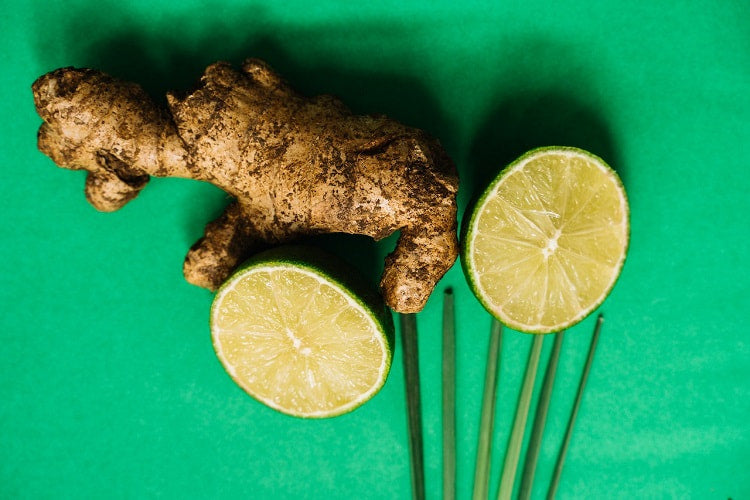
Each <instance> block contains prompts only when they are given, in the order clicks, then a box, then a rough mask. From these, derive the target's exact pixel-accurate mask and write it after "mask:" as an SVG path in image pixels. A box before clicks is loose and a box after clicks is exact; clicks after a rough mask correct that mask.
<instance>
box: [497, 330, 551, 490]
mask: <svg viewBox="0 0 750 500" xmlns="http://www.w3.org/2000/svg"><path fill="white" fill-rule="evenodd" d="M543 342H544V335H534V340H533V342H532V344H531V349H530V350H529V359H528V361H527V362H526V373H525V374H524V376H523V384H522V385H521V393H520V394H519V396H518V404H517V405H516V416H515V417H514V419H513V430H512V431H511V433H510V439H509V440H508V448H507V450H506V451H505V463H504V464H503V474H502V476H501V478H500V487H499V488H498V492H497V498H498V499H499V500H509V499H510V497H511V495H512V494H513V483H514V482H515V480H516V470H517V469H518V457H519V456H520V454H521V445H522V444H523V435H524V432H525V430H526V418H527V417H528V415H529V406H530V404H531V395H532V393H533V392H534V380H535V379H536V370H537V367H538V366H539V356H540V354H541V352H542V343H543Z"/></svg>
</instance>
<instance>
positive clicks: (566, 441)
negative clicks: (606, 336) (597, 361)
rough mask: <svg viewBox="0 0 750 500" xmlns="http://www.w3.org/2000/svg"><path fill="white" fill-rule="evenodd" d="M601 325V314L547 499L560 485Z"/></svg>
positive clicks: (597, 321)
mask: <svg viewBox="0 0 750 500" xmlns="http://www.w3.org/2000/svg"><path fill="white" fill-rule="evenodd" d="M602 323H604V316H603V315H602V314H600V315H599V317H598V318H597V319H596V326H595V327H594V334H593V335H592V337H591V344H590V345H589V353H588V356H587V357H586V364H584V366H583V373H581V381H580V382H579V383H578V392H577V393H576V399H575V402H574V403H573V409H572V410H571V412H570V418H569V419H568V426H567V428H566V429H565V437H564V438H563V442H562V445H560V452H559V453H558V455H557V463H556V464H555V470H554V472H553V473H552V480H551V481H550V484H549V490H548V491H547V498H555V494H556V493H557V487H558V486H559V484H560V475H561V474H562V468H563V464H564V463H565V455H566V454H567V452H568V446H569V445H570V438H571V435H572V434H573V426H574V425H575V421H576V417H577V416H578V408H579V407H580V406H581V400H582V399H583V390H584V389H585V388H586V380H587V379H588V377H589V372H590V371H591V363H592V362H593V360H594V351H595V350H596V344H597V342H598V340H599V332H600V331H601V329H602Z"/></svg>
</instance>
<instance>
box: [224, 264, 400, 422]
mask: <svg viewBox="0 0 750 500" xmlns="http://www.w3.org/2000/svg"><path fill="white" fill-rule="evenodd" d="M211 319H212V321H211V330H212V335H213V342H214V347H215V349H216V353H217V355H218V357H219V359H220V360H221V362H222V364H223V365H224V367H225V369H226V370H227V372H228V373H229V374H230V376H231V377H232V378H233V379H234V380H235V382H237V384H238V385H240V387H242V388H243V389H244V390H245V391H246V392H248V393H249V394H250V395H251V396H253V397H255V398H256V399H257V400H259V401H260V402H262V403H264V404H266V405H268V406H270V407H271V408H274V409H276V410H279V411H281V412H283V413H287V414H290V415H295V416H299V417H317V418H322V417H330V416H334V415H338V414H341V413H345V412H347V411H350V410H352V409H354V408H355V407H357V406H359V405H360V404H362V403H364V402H365V401H367V400H368V399H370V398H371V397H372V396H373V395H374V394H375V393H376V392H377V391H378V390H379V389H380V387H381V386H382V385H383V383H384V382H385V378H386V376H387V374H388V370H389V368H390V362H391V346H390V344H389V341H388V338H387V337H388V335H387V329H388V325H386V324H384V322H382V321H381V320H380V318H379V317H378V314H376V313H375V312H374V311H373V310H372V309H371V308H369V307H368V306H366V305H365V304H364V303H363V302H362V301H361V299H360V298H359V297H358V296H357V295H355V294H354V292H352V291H350V290H349V289H348V288H347V287H346V286H345V285H343V284H341V283H340V282H339V281H337V280H336V279H334V278H333V277H332V276H330V275H329V274H327V273H326V272H324V271H322V270H321V269H319V268H316V267H313V266H308V265H306V264H305V263H302V262H299V261H289V262H283V261H280V260H279V259H278V258H275V259H273V260H263V259H260V260H258V261H256V262H254V263H252V264H250V265H249V266H246V267H244V268H243V269H241V270H240V271H238V272H237V273H235V275H234V276H232V277H231V278H230V279H229V280H228V282H227V283H226V284H225V285H224V286H223V287H222V288H221V289H220V290H219V292H217V295H216V298H215V299H214V305H213V307H212V314H211Z"/></svg>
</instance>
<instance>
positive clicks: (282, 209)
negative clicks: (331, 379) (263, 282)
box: [32, 59, 458, 313]
mask: <svg viewBox="0 0 750 500" xmlns="http://www.w3.org/2000/svg"><path fill="white" fill-rule="evenodd" d="M32 90H33V93H34V102H35V104H36V109H37V112H38V113H39V115H40V116H41V117H42V119H43V120H44V123H43V124H42V125H41V127H40V128H39V137H38V146H39V149H40V150H41V151H42V152H43V153H44V154H46V155H47V156H49V157H50V158H51V159H52V160H53V161H54V162H55V163H56V164H57V165H59V166H60V167H63V168H69V169H85V170H87V171H88V172H89V173H88V176H87V179H86V189H85V193H86V198H87V199H88V201H89V202H90V203H91V204H92V205H93V206H94V207H95V208H97V209H98V210H102V211H113V210H117V209H119V208H121V207H122V206H123V205H125V204H126V203H127V202H128V201H130V200H132V199H133V198H135V196H136V195H137V194H138V192H139V191H140V190H141V189H143V188H144V186H145V185H146V183H147V182H148V180H149V176H160V177H166V176H176V177H184V178H190V179H197V180H201V181H206V182H210V183H212V184H215V185H216V186H218V187H219V188H221V189H223V190H224V191H226V192H227V193H229V194H230V195H231V196H232V197H234V198H235V201H233V202H232V203H231V204H230V205H229V206H228V207H227V208H226V210H225V211H224V213H223V214H222V215H221V217H219V218H218V219H217V220H215V221H213V222H211V223H209V224H208V225H207V226H206V231H205V235H204V236H203V238H201V239H200V240H199V241H198V242H197V243H195V245H193V247H192V248H191V249H190V251H189V252H188V254H187V257H186V258H185V263H184V268H183V269H184V274H185V278H186V279H187V280H188V281H189V282H190V283H193V284H196V285H198V286H202V287H205V288H208V289H211V290H215V289H216V288H217V287H218V286H219V285H220V284H221V283H222V282H223V281H224V280H225V279H226V278H227V277H228V276H229V274H230V273H231V272H232V271H233V270H234V269H235V267H236V266H237V265H238V264H240V263H241V262H242V261H243V260H244V259H245V258H247V257H248V256H249V255H250V254H252V253H253V252H256V251H258V250H260V249H261V248H264V247H266V246H269V245H275V244H279V243H282V242H287V241H291V240H295V239H299V238H300V237H304V236H307V235H314V234H321V233H333V232H341V233H351V234H364V235H367V236H370V237H372V238H375V239H381V238H384V237H386V236H388V235H390V234H391V233H393V232H395V231H397V230H400V231H401V235H400V238H399V240H398V243H397V245H396V248H395V250H394V251H393V253H392V254H390V255H389V256H388V257H387V258H386V263H385V270H384V273H383V276H382V279H381V289H382V292H383V295H384V298H385V301H386V303H387V304H388V305H389V306H390V307H391V308H392V309H394V310H395V311H398V312H404V313H410V312H417V311H419V310H421V309H422V308H423V306H424V304H425V302H426V301H427V298H428V297H429V295H430V293H431V292H432V290H433V289H434V287H435V285H436V283H437V281H438V280H439V279H440V278H441V277H442V276H443V274H445V272H446V271H447V270H448V269H449V268H450V267H451V266H452V265H453V263H454V261H455V260H456V256H457V255H458V242H457V239H456V192H457V190H458V176H457V173H456V168H455V166H454V165H453V162H452V161H451V159H450V158H449V157H448V155H447V154H446V153H445V151H444V150H443V148H442V147H441V146H440V143H439V142H438V141H437V140H436V139H434V138H432V137H430V136H429V135H427V134H426V133H424V132H422V131H420V130H418V129H414V128H410V127H406V126H404V125H401V124H399V123H397V122H395V121H393V120H390V119H388V118H386V117H384V116H356V115H353V114H352V113H351V111H350V110H349V109H348V108H346V107H345V106H344V105H343V104H342V103H341V102H340V101H339V100H337V99H335V98H333V97H331V96H326V95H323V96H317V97H313V98H307V97H303V96H301V95H299V94H297V93H296V92H295V91H294V90H292V89H291V88H290V87H289V86H288V85H287V83H286V82H285V81H283V80H282V79H281V78H280V77H279V76H278V75H277V74H276V73H275V72H274V71H272V70H271V69H270V68H269V67H268V66H267V65H266V64H265V63H264V62H263V61H260V60H257V59H248V60H247V61H245V63H244V64H243V66H242V70H241V71H237V70H235V69H233V68H232V67H231V66H230V65H229V64H227V63H223V62H219V63H216V64H213V65H211V66H209V67H208V68H207V69H206V71H205V73H204V74H203V76H202V78H201V80H200V83H199V84H198V87H197V89H195V90H194V91H193V92H192V93H189V94H187V95H180V94H178V93H174V92H171V93H169V94H168V95H167V102H168V109H164V108H162V107H159V106H157V105H156V104H155V103H154V102H153V101H152V100H151V99H150V98H149V96H148V95H147V94H146V93H145V92H144V91H143V89H141V87H139V86H138V85H136V84H132V83H126V82H122V81H119V80H117V79H115V78H113V77H111V76H109V75H106V74H104V73H102V72H99V71H95V70H91V69H75V68H62V69H58V70H56V71H52V72H51V73H48V74H46V75H44V76H42V77H40V78H39V79H38V80H37V81H36V82H34V84H33V86H32Z"/></svg>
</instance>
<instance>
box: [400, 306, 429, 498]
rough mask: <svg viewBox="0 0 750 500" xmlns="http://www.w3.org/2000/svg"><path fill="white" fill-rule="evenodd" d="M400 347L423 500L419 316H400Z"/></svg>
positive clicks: (418, 494)
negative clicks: (418, 342)
mask: <svg viewBox="0 0 750 500" xmlns="http://www.w3.org/2000/svg"><path fill="white" fill-rule="evenodd" d="M400 319H401V344H402V346H403V350H404V377H405V379H406V408H407V411H408V418H409V454H410V455H411V480H412V498H413V499H414V500H424V498H425V489H424V448H423V445H422V442H423V441H422V405H421V402H420V401H421V396H420V390H419V349H418V346H417V317H416V315H414V314H401V316H400Z"/></svg>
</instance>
